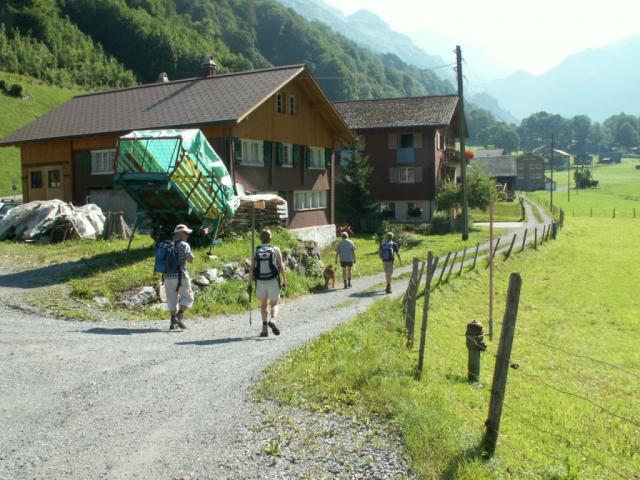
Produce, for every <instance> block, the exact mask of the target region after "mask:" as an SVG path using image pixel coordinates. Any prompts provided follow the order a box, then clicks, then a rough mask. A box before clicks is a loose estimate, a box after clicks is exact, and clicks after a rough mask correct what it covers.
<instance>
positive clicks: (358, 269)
mask: <svg viewBox="0 0 640 480" xmlns="http://www.w3.org/2000/svg"><path fill="white" fill-rule="evenodd" d="M353 266H354V267H356V273H357V274H358V278H362V274H361V273H360V267H358V262H356V263H354V264H353Z"/></svg>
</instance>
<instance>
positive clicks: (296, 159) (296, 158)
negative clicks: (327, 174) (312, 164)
mask: <svg viewBox="0 0 640 480" xmlns="http://www.w3.org/2000/svg"><path fill="white" fill-rule="evenodd" d="M301 150H302V147H301V146H300V145H293V146H292V147H291V156H292V157H293V158H292V163H293V165H294V166H297V165H300V156H301V154H302V152H301Z"/></svg>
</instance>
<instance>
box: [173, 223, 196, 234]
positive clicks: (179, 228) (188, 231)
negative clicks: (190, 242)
mask: <svg viewBox="0 0 640 480" xmlns="http://www.w3.org/2000/svg"><path fill="white" fill-rule="evenodd" d="M180 232H184V233H186V234H187V235H191V234H192V233H193V230H191V229H190V228H189V227H187V226H186V225H183V224H182V223H181V224H180V225H178V226H177V227H176V228H175V230H174V231H173V233H180Z"/></svg>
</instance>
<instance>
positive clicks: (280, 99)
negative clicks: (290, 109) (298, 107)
mask: <svg viewBox="0 0 640 480" xmlns="http://www.w3.org/2000/svg"><path fill="white" fill-rule="evenodd" d="M285 112H286V110H285V105H284V93H282V92H278V93H276V113H285Z"/></svg>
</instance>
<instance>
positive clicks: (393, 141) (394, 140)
mask: <svg viewBox="0 0 640 480" xmlns="http://www.w3.org/2000/svg"><path fill="white" fill-rule="evenodd" d="M396 148H398V134H397V133H390V134H389V150H395V149H396Z"/></svg>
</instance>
